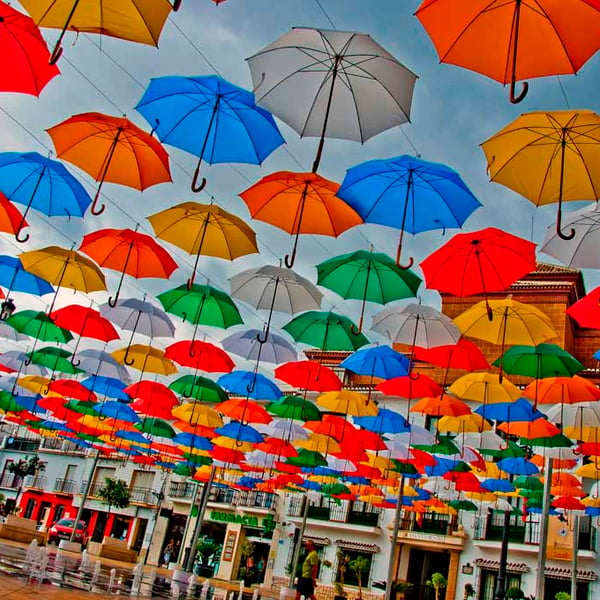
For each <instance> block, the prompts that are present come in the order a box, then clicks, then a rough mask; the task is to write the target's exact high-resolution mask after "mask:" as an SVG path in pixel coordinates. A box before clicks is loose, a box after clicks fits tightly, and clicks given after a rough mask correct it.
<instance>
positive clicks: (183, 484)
mask: <svg viewBox="0 0 600 600" xmlns="http://www.w3.org/2000/svg"><path fill="white" fill-rule="evenodd" d="M196 485H197V484H195V483H191V482H189V481H171V482H170V484H169V489H168V491H167V496H169V498H181V499H186V500H191V499H192V498H193V497H194V491H195V490H196Z"/></svg>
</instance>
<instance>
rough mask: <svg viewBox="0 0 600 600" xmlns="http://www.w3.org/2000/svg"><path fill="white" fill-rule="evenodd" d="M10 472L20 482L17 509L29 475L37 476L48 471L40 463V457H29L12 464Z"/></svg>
mask: <svg viewBox="0 0 600 600" xmlns="http://www.w3.org/2000/svg"><path fill="white" fill-rule="evenodd" d="M7 468H8V471H9V472H10V473H12V474H13V475H14V476H15V477H16V480H17V482H18V485H19V487H18V488H17V495H16V497H15V507H16V505H17V504H18V501H19V497H20V495H21V492H22V490H23V483H24V482H25V477H28V476H29V475H37V474H38V473H40V472H42V471H45V470H46V465H44V463H43V462H41V461H40V459H39V457H38V456H31V457H29V456H27V457H25V458H22V459H21V460H18V461H16V462H11V463H9V465H8V467H7Z"/></svg>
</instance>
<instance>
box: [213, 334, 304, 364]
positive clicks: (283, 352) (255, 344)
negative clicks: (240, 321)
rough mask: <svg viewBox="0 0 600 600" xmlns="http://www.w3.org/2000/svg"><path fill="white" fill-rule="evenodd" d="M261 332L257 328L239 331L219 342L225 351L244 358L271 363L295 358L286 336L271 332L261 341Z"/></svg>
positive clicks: (292, 346)
mask: <svg viewBox="0 0 600 600" xmlns="http://www.w3.org/2000/svg"><path fill="white" fill-rule="evenodd" d="M261 333H262V332H261V331H259V330H258V329H247V330H246V331H239V332H236V333H232V334H231V335H229V336H227V337H226V338H225V339H223V340H222V341H221V344H222V345H223V348H224V349H225V350H226V351H227V352H230V353H231V354H236V355H237V356H241V357H243V358H245V359H246V360H254V361H259V360H263V361H264V362H267V363H272V364H280V363H284V362H289V361H293V360H296V358H297V354H296V350H295V348H294V345H293V344H292V343H291V342H289V341H288V340H287V339H286V338H284V337H283V336H281V335H277V334H275V333H271V335H270V336H269V337H268V339H267V340H265V341H262V338H261Z"/></svg>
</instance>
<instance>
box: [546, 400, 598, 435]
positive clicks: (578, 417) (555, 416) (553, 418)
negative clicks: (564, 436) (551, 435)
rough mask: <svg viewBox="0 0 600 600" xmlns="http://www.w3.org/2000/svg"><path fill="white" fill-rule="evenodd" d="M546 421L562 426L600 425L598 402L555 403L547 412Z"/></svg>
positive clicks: (578, 427) (579, 427)
mask: <svg viewBox="0 0 600 600" xmlns="http://www.w3.org/2000/svg"><path fill="white" fill-rule="evenodd" d="M546 416H547V417H548V421H550V422H551V423H560V424H561V425H562V426H563V427H576V428H577V429H581V428H583V427H600V404H599V403H597V402H578V403H577V404H555V405H554V406H553V407H552V408H551V409H550V410H549V411H548V412H547V413H546Z"/></svg>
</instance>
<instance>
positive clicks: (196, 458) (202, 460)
mask: <svg viewBox="0 0 600 600" xmlns="http://www.w3.org/2000/svg"><path fill="white" fill-rule="evenodd" d="M183 457H184V458H185V460H186V461H187V462H188V463H192V464H193V465H194V466H195V467H196V468H197V467H203V466H204V465H212V463H213V459H212V458H210V456H203V455H202V454H194V453H192V452H184V454H183Z"/></svg>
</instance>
